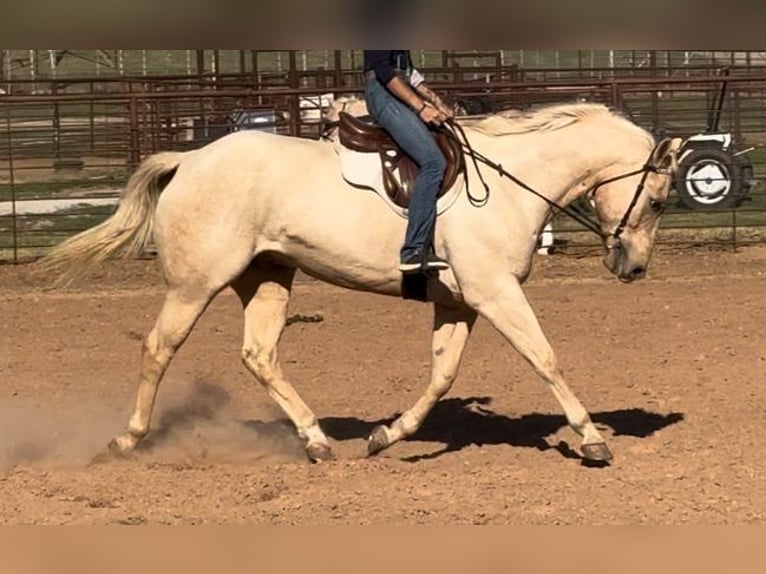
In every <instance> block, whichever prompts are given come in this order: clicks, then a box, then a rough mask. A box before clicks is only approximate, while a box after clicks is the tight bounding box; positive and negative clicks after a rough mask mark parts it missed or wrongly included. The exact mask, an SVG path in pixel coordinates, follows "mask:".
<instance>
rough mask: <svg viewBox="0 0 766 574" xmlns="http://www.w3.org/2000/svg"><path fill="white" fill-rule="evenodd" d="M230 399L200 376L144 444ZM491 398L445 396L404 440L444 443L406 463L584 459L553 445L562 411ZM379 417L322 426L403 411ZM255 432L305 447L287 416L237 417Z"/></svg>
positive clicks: (599, 416) (361, 426) (602, 419)
mask: <svg viewBox="0 0 766 574" xmlns="http://www.w3.org/2000/svg"><path fill="white" fill-rule="evenodd" d="M229 401H230V396H229V394H228V393H227V392H226V391H225V390H224V389H223V388H221V387H219V386H217V385H214V384H210V383H208V382H206V381H202V380H198V381H195V384H194V386H193V388H192V390H191V392H190V393H189V395H188V396H187V397H185V398H184V400H183V401H181V402H179V403H178V404H176V405H174V406H172V407H170V408H168V409H165V410H164V412H162V413H161V415H160V417H159V424H158V425H157V428H156V430H154V431H153V432H152V433H151V434H150V435H149V436H148V437H147V439H146V440H145V441H144V443H145V444H142V447H143V448H144V449H147V450H151V449H152V448H154V447H157V446H159V445H160V444H162V443H163V442H165V441H167V440H168V439H169V438H170V436H171V435H173V434H174V433H177V432H178V431H179V430H188V429H190V428H193V427H194V426H195V425H196V424H198V423H200V422H209V421H214V420H216V419H217V418H218V417H219V413H220V411H221V410H222V409H223V407H225V406H226V405H227V404H228V403H229ZM491 402H492V398H491V397H486V396H485V397H468V398H450V399H443V400H441V401H439V402H438V403H436V405H435V406H434V408H433V410H432V411H431V412H430V413H429V415H428V417H426V420H425V422H424V423H423V426H422V427H421V428H420V429H419V430H418V431H417V432H416V433H415V434H414V435H413V436H411V437H408V438H406V439H404V440H405V441H409V440H411V441H419V442H428V443H437V444H441V445H443V447H442V448H441V449H439V450H436V451H434V452H430V453H426V454H420V455H414V456H410V457H405V458H403V459H402V460H404V461H406V462H417V461H420V460H428V459H434V458H438V457H440V456H442V455H444V454H447V453H451V452H456V451H460V450H462V449H464V448H467V447H469V446H473V445H476V446H484V445H509V446H515V447H525V448H536V449H537V450H539V451H547V450H550V449H555V450H557V451H558V452H559V453H560V454H561V455H562V456H564V457H565V458H572V459H579V460H581V461H582V462H583V463H584V464H586V462H585V461H584V460H583V459H582V457H581V456H580V455H579V454H578V453H577V452H576V451H574V449H572V448H571V447H570V446H569V445H568V444H567V443H566V442H564V441H559V442H558V444H555V445H551V444H550V443H549V442H548V440H546V439H547V437H549V436H551V435H553V434H555V433H557V432H558V431H559V430H560V429H562V428H563V427H566V426H567V425H568V423H567V421H566V418H565V417H564V416H563V415H557V414H543V413H530V414H525V415H522V416H520V417H508V416H506V415H502V414H498V413H496V412H494V411H493V410H491V409H490V408H489V405H490V403H491ZM399 414H400V413H396V414H394V415H393V416H391V417H388V418H384V419H379V420H363V419H360V418H357V417H325V418H322V419H320V421H319V422H320V425H321V427H322V429H323V430H324V431H325V433H326V434H327V435H328V436H329V437H331V438H333V439H335V440H338V441H345V440H353V439H363V440H366V439H367V437H368V436H369V434H370V433H371V432H372V430H373V429H374V428H375V427H376V426H378V425H383V424H385V425H389V424H391V423H392V422H393V421H394V420H396V418H397V417H398V416H399ZM591 418H592V420H593V422H594V423H596V424H597V425H605V426H607V427H609V428H610V429H611V430H612V433H613V434H614V435H615V436H633V437H638V438H645V437H648V436H650V435H652V434H654V433H656V432H658V431H660V430H662V429H664V428H666V427H669V426H671V425H674V424H676V423H679V422H681V421H683V420H684V415H683V414H682V413H678V412H670V413H667V414H661V413H656V412H651V411H647V410H644V409H639V408H633V409H619V410H615V411H604V412H597V413H593V414H591ZM239 422H240V424H242V425H243V427H244V428H246V429H247V430H248V431H250V432H252V433H253V436H258V438H259V439H263V438H270V439H274V440H276V439H279V440H280V441H281V444H282V445H283V446H285V447H288V446H292V447H294V448H293V449H291V450H294V451H295V452H301V451H302V450H303V447H302V441H301V440H300V439H299V438H298V436H297V434H296V433H295V429H294V427H293V426H292V424H291V423H290V421H289V420H288V419H286V418H279V419H276V420H273V421H260V420H245V421H239Z"/></svg>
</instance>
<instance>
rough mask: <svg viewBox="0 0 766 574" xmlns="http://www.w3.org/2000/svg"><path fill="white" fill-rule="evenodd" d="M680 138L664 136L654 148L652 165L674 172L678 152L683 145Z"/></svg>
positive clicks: (676, 166) (676, 165)
mask: <svg viewBox="0 0 766 574" xmlns="http://www.w3.org/2000/svg"><path fill="white" fill-rule="evenodd" d="M683 144H684V141H683V140H682V139H681V138H664V139H662V140H660V142H659V143H658V144H657V147H656V148H654V154H653V156H652V165H654V166H655V167H657V168H658V169H667V170H670V171H672V172H675V171H676V170H677V169H678V152H679V150H680V149H681V148H682V147H683Z"/></svg>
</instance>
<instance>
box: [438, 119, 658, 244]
mask: <svg viewBox="0 0 766 574" xmlns="http://www.w3.org/2000/svg"><path fill="white" fill-rule="evenodd" d="M440 129H441V130H442V132H443V133H445V134H447V135H448V137H451V138H452V139H454V140H455V141H456V142H457V143H458V144H460V146H461V148H462V149H463V153H465V154H466V155H467V156H469V157H470V158H471V160H472V161H473V164H474V167H475V169H476V173H477V174H478V176H479V179H480V180H481V183H482V185H483V186H484V197H482V198H480V199H479V198H476V197H475V196H473V195H472V194H471V192H470V189H469V188H468V178H467V177H466V192H467V194H468V199H469V202H470V203H471V204H472V205H474V206H475V207H482V206H484V205H486V203H487V201H488V200H489V195H490V189H489V185H487V182H486V181H485V180H484V177H483V176H482V174H481V171H480V170H479V165H478V164H479V162H481V163H483V164H484V165H486V166H488V167H490V168H492V169H494V170H495V171H497V172H498V173H499V174H500V176H502V177H507V178H508V179H510V180H511V181H513V182H514V183H515V184H516V185H518V186H519V187H521V188H523V189H524V190H526V191H528V192H529V193H531V194H533V195H535V196H537V197H539V198H540V199H542V200H543V201H545V202H546V203H547V204H548V205H549V206H550V207H551V209H552V210H556V211H558V212H559V213H564V214H565V215H567V216H568V217H570V218H572V219H573V220H575V221H576V222H577V223H579V224H580V225H582V226H583V227H585V228H586V229H588V230H589V231H591V232H593V233H595V234H596V235H598V236H599V238H601V239H602V240H603V241H604V245H605V246H606V247H607V249H617V248H619V247H620V236H621V235H622V234H623V232H624V231H625V228H626V226H627V225H628V221H629V220H630V216H631V214H632V213H633V210H634V209H635V207H636V205H637V204H638V200H639V198H640V197H641V193H642V192H643V190H644V186H645V184H646V178H647V177H648V176H649V174H650V173H662V174H666V175H671V172H670V171H669V170H664V169H662V168H660V167H658V166H656V165H653V164H652V163H651V159H652V157H654V154H655V152H656V151H657V148H658V147H659V145H660V144H661V143H662V142H657V143H656V144H655V145H654V147H653V148H652V151H651V153H650V154H649V157H648V159H647V161H646V162H645V163H644V165H643V166H641V167H640V168H638V169H634V170H632V171H629V172H626V173H622V174H620V175H616V176H614V177H610V178H608V179H605V180H602V181H599V182H598V183H596V184H594V185H592V186H591V187H589V188H588V189H587V190H586V191H585V195H591V196H594V195H595V193H596V192H597V191H598V188H599V187H601V186H604V185H606V184H609V183H613V182H615V181H619V180H621V179H626V178H628V177H632V176H634V175H638V174H641V179H640V180H639V182H638V185H637V186H636V190H635V192H634V193H633V197H632V199H631V201H630V204H628V207H627V209H626V210H625V213H624V214H623V216H622V218H621V219H620V222H619V223H618V224H617V227H615V229H614V231H612V232H611V233H604V232H603V231H602V230H601V226H600V225H599V224H598V222H596V221H594V220H593V219H591V218H590V217H588V216H587V215H586V214H584V213H582V212H581V211H580V210H578V209H577V208H575V207H573V206H571V205H569V206H562V205H559V204H558V203H556V202H555V201H553V200H552V199H549V198H547V197H545V196H544V195H543V194H542V193H540V192H538V191H537V190H535V189H534V188H532V187H530V186H529V185H527V184H526V183H524V182H523V181H521V180H520V179H519V178H518V177H516V176H515V175H513V174H512V173H510V172H508V171H507V170H506V169H505V168H503V166H502V165H501V164H499V163H497V162H494V161H492V160H490V159H489V158H488V157H486V156H485V155H483V154H481V153H480V152H478V151H476V150H475V149H474V148H473V146H471V144H470V142H469V141H468V137H467V136H466V134H465V131H464V130H463V127H462V126H461V125H460V124H458V123H457V122H456V121H454V119H450V120H448V121H447V127H446V128H445V127H444V126H441V127H440Z"/></svg>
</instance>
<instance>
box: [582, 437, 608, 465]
mask: <svg viewBox="0 0 766 574" xmlns="http://www.w3.org/2000/svg"><path fill="white" fill-rule="evenodd" d="M582 454H583V457H585V459H586V460H589V461H593V462H609V461H610V460H612V458H614V457H613V456H612V452H611V451H610V450H609V447H608V446H606V443H603V442H596V443H593V444H584V445H582Z"/></svg>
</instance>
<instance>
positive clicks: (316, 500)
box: [0, 247, 766, 524]
mask: <svg viewBox="0 0 766 574" xmlns="http://www.w3.org/2000/svg"><path fill="white" fill-rule="evenodd" d="M764 271H766V247H752V248H746V249H742V250H741V251H740V252H739V253H736V254H735V253H731V252H716V251H704V250H680V249H679V250H675V251H674V250H669V249H667V248H666V249H661V250H660V251H658V253H657V254H656V256H655V259H654V261H653V267H652V268H651V269H650V277H649V278H648V279H646V280H645V281H643V282H640V283H636V284H632V285H622V284H620V283H619V282H617V281H616V280H614V279H612V278H610V277H609V276H608V275H607V272H606V270H605V269H604V268H603V267H602V266H601V263H600V261H599V260H598V259H597V258H591V257H586V258H574V257H571V256H563V255H559V256H551V257H538V258H537V259H536V266H535V269H534V272H533V275H532V277H531V278H530V281H529V283H528V288H527V292H528V294H529V297H530V300H531V301H532V303H533V306H534V307H535V309H536V310H537V311H538V316H539V317H540V321H541V323H542V324H543V327H544V329H545V330H546V332H547V334H548V336H549V338H550V340H551V342H552V344H553V346H554V349H555V350H556V351H557V353H558V356H559V359H560V362H561V363H562V365H563V367H564V369H565V373H566V375H567V377H568V380H569V382H570V384H571V385H572V387H573V388H574V390H575V392H576V393H577V394H578V396H579V397H580V399H581V400H582V401H583V403H584V404H585V405H586V407H587V408H588V409H589V410H590V411H591V413H592V415H593V417H594V419H595V421H596V422H597V425H598V426H599V427H600V428H602V429H603V433H604V435H605V437H606V438H607V440H608V442H609V445H610V447H611V449H612V450H613V452H614V454H615V460H614V462H613V464H612V465H611V466H609V467H606V468H590V467H587V466H584V465H583V464H581V461H580V460H579V458H578V456H577V454H576V452H575V451H576V449H577V448H578V446H579V441H578V440H577V438H576V437H575V435H574V433H573V432H572V431H571V430H570V429H569V428H568V427H567V426H566V425H565V421H564V418H563V416H562V415H561V412H560V410H559V407H558V404H557V403H556V402H555V400H554V399H553V396H552V395H551V394H550V392H549V391H548V390H547V388H546V387H545V385H544V384H543V383H541V382H540V380H539V379H538V378H537V376H536V375H535V374H534V372H533V371H532V369H531V368H530V367H529V366H528V365H527V364H526V363H525V362H524V361H523V360H522V359H521V358H520V357H519V356H518V355H517V354H516V353H515V351H513V350H512V349H511V348H510V346H509V345H508V344H507V343H506V342H505V341H504V340H503V339H502V338H501V337H500V336H499V335H498V334H497V333H496V332H495V331H494V330H493V329H492V328H491V327H490V326H489V325H488V324H487V323H486V322H484V321H482V320H480V321H479V323H478V324H477V328H476V329H475V331H474V335H473V337H472V339H471V341H470V342H469V345H468V348H467V351H466V356H465V360H464V362H463V366H462V369H461V373H460V376H459V378H458V381H457V382H456V384H455V386H454V388H453V389H452V391H451V392H450V393H449V395H448V396H447V397H446V398H445V399H444V400H443V401H442V402H441V403H440V404H439V405H437V408H436V409H435V411H434V412H433V413H432V415H431V416H430V418H429V419H428V420H427V422H426V424H425V426H424V427H423V428H422V429H421V431H420V432H419V433H418V434H417V435H416V436H415V437H413V439H412V440H409V441H406V442H403V443H400V444H398V445H395V446H394V447H392V448H391V449H389V450H388V451H386V452H385V453H384V454H382V455H380V456H379V457H377V458H374V459H366V458H364V457H363V455H364V452H365V437H366V436H367V433H368V432H369V430H370V429H371V428H372V427H373V426H374V425H375V424H376V423H377V422H378V421H381V420H387V419H390V418H391V417H393V416H394V415H395V414H396V413H398V412H400V411H401V410H402V409H404V408H406V407H408V406H409V405H411V404H412V403H413V402H414V401H415V399H416V398H417V397H418V395H419V393H420V392H421V390H422V389H423V387H424V386H425V383H426V380H427V377H428V357H429V348H430V343H429V335H430V322H431V313H430V307H428V306H426V305H423V304H420V303H415V302H403V301H398V300H396V299H390V298H385V297H379V296H375V295H368V294H363V293H353V292H348V291H344V290H341V289H337V288H334V287H330V286H326V285H324V284H320V283H317V282H314V281H310V280H302V281H300V282H299V283H298V284H297V285H296V290H295V296H294V299H293V303H292V307H291V310H290V312H291V314H293V313H300V314H304V315H313V314H315V313H321V314H322V316H323V317H324V320H323V321H322V322H317V323H303V322H297V323H294V324H293V325H291V326H290V327H288V329H287V331H286V332H285V335H284V337H283V342H282V346H281V354H282V359H283V363H284V367H285V370H286V372H287V374H288V375H289V376H290V378H291V379H292V380H293V382H294V383H295V385H296V387H297V388H298V390H299V392H301V393H302V395H303V396H304V398H305V399H306V401H307V402H308V404H309V405H310V406H311V407H312V408H313V409H314V410H315V412H316V413H317V415H318V416H319V417H320V418H321V422H322V425H323V427H324V428H325V430H326V432H327V433H328V435H330V436H331V438H332V440H333V447H334V449H335V452H336V454H337V455H338V460H337V461H335V462H331V463H328V464H321V465H311V464H309V463H307V462H306V461H305V459H304V455H303V450H302V447H301V445H300V443H299V442H298V439H297V438H296V437H295V435H294V432H293V430H292V428H291V427H290V426H289V425H288V424H286V422H285V420H284V417H283V416H282V413H281V411H279V410H278V408H277V407H276V406H275V405H274V404H273V403H272V402H271V400H270V399H268V397H267V396H266V394H265V393H264V392H263V390H262V389H261V388H260V387H259V386H258V385H257V384H256V383H255V381H254V380H253V379H252V377H251V376H250V375H249V374H248V373H247V371H246V370H245V368H244V367H243V366H242V364H241V362H240V359H239V348H240V341H241V331H242V325H241V311H240V308H239V304H238V301H237V299H236V298H235V296H234V295H233V294H232V293H231V292H230V291H225V292H224V293H222V294H221V295H220V296H219V297H218V298H217V299H216V300H215V301H214V302H213V304H212V305H211V307H210V308H209V309H208V311H207V312H206V314H205V315H204V316H203V317H202V319H201V320H200V322H199V323H198V325H197V327H196V328H195V330H194V331H193V332H192V334H191V336H190V338H189V340H188V341H187V343H186V345H185V346H184V347H183V348H182V349H181V351H180V352H179V354H178V355H177V357H176V359H175V361H174V362H173V364H172V365H171V367H170V369H169V371H168V374H167V376H166V377H165V380H164V382H163V386H162V387H161V390H160V398H159V401H158V408H157V411H156V416H155V418H154V427H153V432H152V434H151V435H150V438H148V439H147V441H146V442H145V444H144V445H143V446H144V448H142V449H141V451H140V452H138V453H137V454H136V456H135V457H134V458H132V459H130V460H125V461H111V462H107V463H104V464H98V465H89V464H88V462H89V461H90V460H91V459H92V457H93V456H94V455H96V454H98V453H99V452H101V451H102V450H103V449H104V446H105V444H106V442H107V441H108V439H109V438H110V437H111V436H112V435H113V434H114V433H115V432H116V431H118V430H119V429H121V428H122V427H123V426H124V424H125V423H126V421H127V416H128V414H129V411H130V408H131V406H132V403H133V398H134V393H135V387H136V379H137V375H138V368H139V353H140V339H141V338H142V337H143V335H144V334H145V333H146V332H147V330H148V329H149V328H150V327H151V325H152V323H153V321H154V319H155V316H156V313H157V312H158V309H159V305H160V302H161V300H162V294H163V291H162V282H161V280H160V278H159V276H158V274H157V269H156V264H155V262H154V261H132V262H118V263H110V264H109V265H105V266H104V267H103V268H102V269H100V270H99V271H98V273H94V274H93V275H92V276H90V277H88V278H87V281H84V282H82V283H79V284H77V285H74V286H72V287H70V288H68V289H67V290H63V291H62V290H51V289H49V288H48V286H47V281H46V278H44V277H38V276H37V275H36V273H35V271H34V267H33V266H30V265H26V266H17V267H14V266H10V265H6V266H1V267H0V317H1V318H2V321H0V334H1V335H2V339H1V340H2V345H1V346H0V375H2V379H0V523H4V524H18V523H24V524H30V523H32V524H63V523H85V524H202V523H283V524H328V523H339V524H368V523H387V524H403V523H431V524H455V523H468V524H679V523H698V524H703V523H734V524H744V523H763V522H764V519H765V518H766V484H765V483H764V468H765V466H766V424H765V423H766V385H764V371H766V348H764V347H765V345H764V343H765V342H766V335H764V334H763V333H762V332H761V331H762V330H763V329H764V325H766V276H764ZM573 449H574V450H573Z"/></svg>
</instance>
